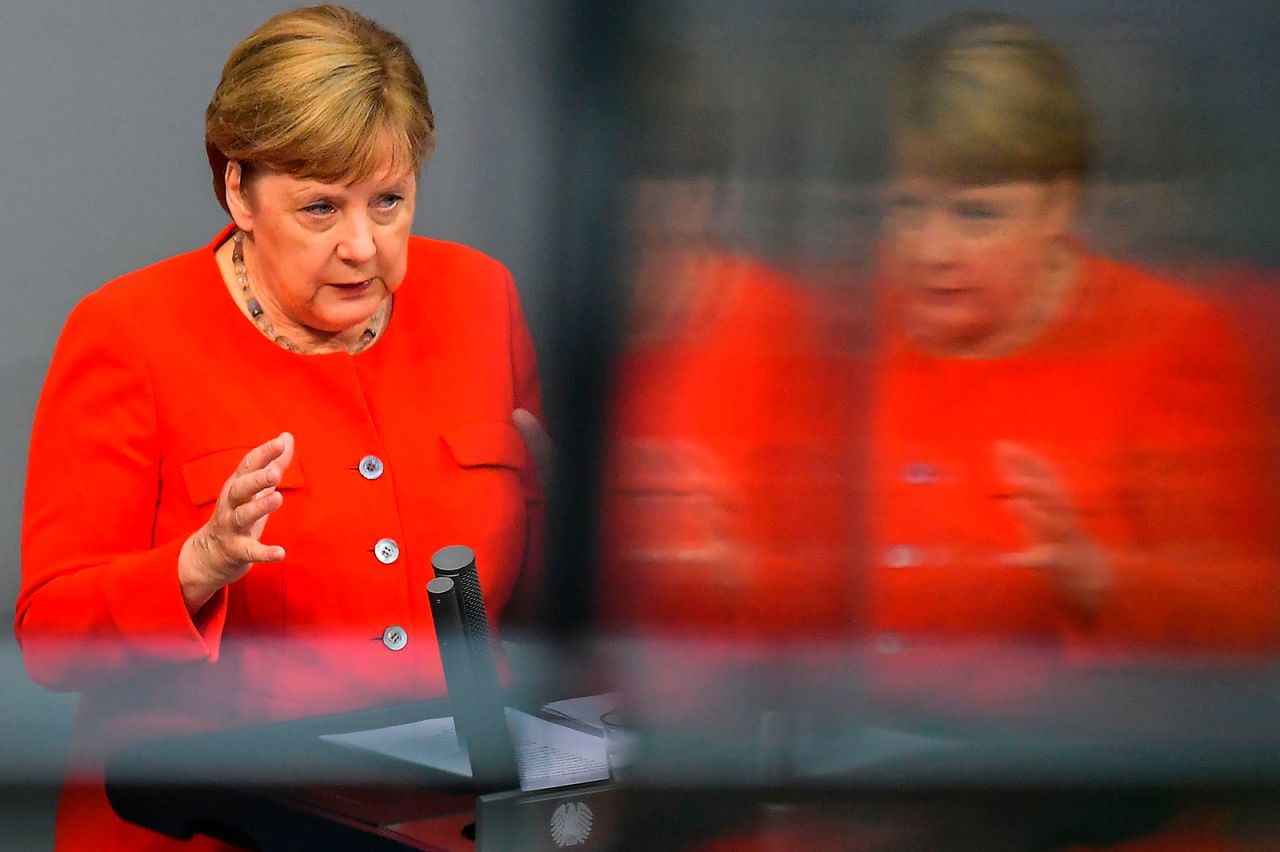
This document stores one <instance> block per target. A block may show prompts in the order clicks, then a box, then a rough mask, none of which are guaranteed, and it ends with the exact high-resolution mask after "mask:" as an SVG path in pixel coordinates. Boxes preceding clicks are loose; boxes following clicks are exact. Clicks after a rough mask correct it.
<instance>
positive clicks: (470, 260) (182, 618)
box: [16, 230, 541, 849]
mask: <svg viewBox="0 0 1280 852" xmlns="http://www.w3.org/2000/svg"><path fill="white" fill-rule="evenodd" d="M228 235H229V230H228V231H224V232H223V233H222V234H219V236H218V237H217V239H215V240H214V241H213V242H212V243H210V244H209V245H208V246H206V247H204V248H202V249H199V250H197V251H193V252H190V253H187V254H183V255H180V256H178V257H175V258H172V259H170V260H167V261H164V262H161V263H158V264H156V265H154V266H151V267H148V268H146V269H143V270H140V271H138V272H134V273H132V274H130V275H126V276H124V277H123V278H120V279H118V280H116V281H113V282H111V283H110V284H107V285H106V286H104V287H102V288H101V289H99V290H98V291H96V292H94V293H92V294H90V295H89V296H87V297H86V298H85V299H84V300H82V301H81V302H80V304H79V305H77V306H76V308H75V309H74V310H73V311H72V313H71V316H70V317H69V319H68V320H67V324H66V327H65V329H64V330H63V333H62V336H61V338H60V339H59V341H58V345H57V348H56V350H55V352H54V356H53V363H52V365H51V367H50V369H49V374H48V378H47V379H46V382H45V386H44V390H43V392H42V395H41V398H40V402H39V405H38V407H37V409H36V416H35V425H34V430H33V434H32V440H31V455H30V462H29V467H28V474H27V491H26V503H25V508H24V518H23V540H22V563H23V564H22V569H23V579H22V588H21V592H20V594H19V597H18V603H17V619H16V632H17V635H18V639H19V641H20V643H21V645H22V649H23V654H24V659H25V661H26V665H27V669H28V671H29V673H30V675H31V676H32V677H33V678H34V679H35V680H37V681H39V682H40V683H42V684H44V685H45V686H48V687H50V688H52V689H57V690H75V691H79V692H81V694H82V696H81V702H80V708H79V713H78V717H77V721H76V729H75V732H74V735H73V744H72V752H71V777H72V778H73V779H74V780H76V781H78V782H81V783H79V784H77V785H74V786H72V785H69V786H68V789H67V790H66V791H65V792H64V796H63V802H62V805H61V807H60V811H59V816H58V847H59V848H60V849H64V848H65V849H88V848H95V849H104V848H116V847H111V846H110V844H111V842H112V839H113V838H118V841H117V842H118V843H119V844H120V845H119V848H127V849H141V848H146V849H150V848H168V847H167V846H166V841H164V839H163V838H160V837H159V836H158V835H154V834H152V833H150V832H145V831H142V830H139V829H134V828H132V827H131V826H127V825H125V824H124V823H123V822H121V821H120V820H118V819H117V818H115V817H114V815H113V814H112V813H111V812H110V810H109V809H108V806H107V803H106V801H105V798H104V797H103V793H102V787H101V774H100V771H101V770H100V767H101V763H102V760H103V759H104V758H105V756H106V755H107V754H108V753H109V752H110V751H111V750H112V749H113V748H116V747H118V746H120V745H121V744H123V743H126V742H129V741H131V740H135V739H137V738H139V737H140V736H141V735H142V733H143V732H145V733H146V735H147V736H152V735H159V734H162V733H165V732H170V731H187V730H196V729H201V728H210V727H216V726H229V725H235V724H241V723H248V722H253V721H263V720H269V719H282V718H289V717H295V716H300V715H304V714H313V713H324V712H331V711H339V710H344V709H350V708H356V707H362V706H370V705H376V704H383V703H391V702H397V701H405V700H413V699H420V698H424V697H431V696H436V695H439V694H440V693H441V692H442V688H443V687H442V683H443V681H442V677H441V673H440V661H439V656H438V653H437V650H436V643H435V641H434V639H433V633H432V621H431V615H430V611H429V606H428V601H427V598H426V594H425V591H424V587H425V585H426V583H427V581H428V580H429V579H430V578H431V576H432V575H431V566H430V559H431V554H432V553H433V552H434V551H435V550H436V549H438V548H440V547H442V546H444V545H448V544H459V543H461V544H467V545H469V546H471V547H472V548H473V549H474V550H475V551H476V555H477V564H478V567H479V571H480V577H481V584H482V586H483V588H484V591H485V595H486V599H487V602H488V604H489V606H490V609H491V611H493V612H497V611H499V610H500V609H501V608H502V606H503V605H504V604H505V603H506V602H507V601H508V599H509V598H510V597H511V595H512V593H513V589H514V588H515V584H516V580H517V577H518V576H519V575H520V573H521V570H522V568H523V566H524V565H525V563H526V562H527V561H528V560H530V558H531V555H532V554H531V553H530V550H531V546H530V538H531V534H533V533H536V531H537V528H538V521H537V518H536V512H534V511H533V510H532V509H531V506H530V504H531V503H535V502H537V501H538V499H539V498H538V492H537V487H536V483H535V479H534V475H533V469H532V466H531V464H530V463H529V461H528V459H527V458H526V451H525V447H524V444H523V442H522V441H521V439H520V435H519V433H518V432H517V431H516V429H515V427H514V426H513V425H512V424H511V421H510V415H511V411H512V409H513V408H516V407H524V408H528V409H531V410H533V411H534V412H535V413H538V414H539V415H540V414H541V412H540V401H539V390H538V379H537V372H536V364H535V357H534V350H533V345H532V342H531V340H530V337H529V334H528V331H527V329H526V327H525V323H524V319H523V317H522V314H521V311H520V306H519V302H518V299H517V296H516V291H515V288H514V286H513V283H512V280H511V276H510V274H509V273H508V272H507V270H506V269H505V268H504V267H503V266H502V265H501V264H499V263H498V262H496V261H494V260H492V259H490V258H488V257H486V256H484V255H482V254H480V253H479V252H476V251H473V250H471V249H467V248H464V247H462V246H459V245H454V244H451V243H445V242H440V241H437V240H428V239H423V238H419V237H412V238H411V239H410V248H409V263H408V270H409V271H408V276H407V277H406V279H405V281H404V284H403V286H402V287H401V288H400V290H399V291H398V292H397V294H396V297H395V308H394V313H393V315H392V317H391V321H390V325H389V326H388V328H387V330H386V332H385V333H384V335H383V337H382V338H381V339H380V340H379V341H378V342H377V343H376V344H375V345H374V346H372V347H371V348H369V349H368V350H366V351H364V352H361V353H360V354H358V355H354V356H352V355H348V354H346V353H334V354H324V355H314V356H303V355H297V354H294V353H291V352H288V351H286V350H284V349H281V348H279V347H278V346H276V345H274V344H273V343H272V342H271V341H269V340H267V339H266V338H265V337H263V336H262V335H261V334H260V333H259V332H258V330H257V329H256V328H254V327H253V325H251V324H250V323H249V322H247V321H246V320H245V318H244V316H243V315H242V314H241V312H240V310H239V309H238V308H237V306H236V305H235V303H234V302H233V301H232V299H231V298H230V296H229V294H228V292H227V290H226V287H225V286H224V284H223V281H222V278H221V276H220V274H219V271H218V268H217V266H216V264H215V259H214V250H215V249H216V248H217V247H218V246H219V245H220V244H221V243H222V242H223V241H225V239H226V238H227V237H228ZM282 430H288V431H290V432H292V433H293V434H294V436H295V438H296V448H297V450H296V455H295V458H294V460H293V463H292V465H291V467H290V468H289V470H288V471H287V473H286V475H285V477H284V480H283V482H282V484H281V486H280V489H281V491H283V492H284V498H285V499H284V504H283V506H282V507H281V508H280V509H279V510H278V511H277V512H276V513H274V514H273V515H272V516H271V518H270V519H269V520H268V522H267V527H266V532H265V534H264V541H267V542H269V543H273V544H280V545H283V546H284V547H285V549H286V551H287V553H288V556H287V558H286V559H285V560H284V561H283V562H281V563H278V564H273V565H259V566H256V567H254V568H253V569H252V570H251V571H250V572H249V574H248V575H247V576H246V577H244V578H243V579H242V580H240V581H239V582H237V583H235V584H233V585H231V586H230V587H228V588H226V589H224V590H223V591H222V592H220V593H219V595H218V596H217V597H216V598H215V599H214V600H213V601H212V602H211V603H210V604H209V605H208V606H207V607H206V608H205V609H204V610H202V611H201V613H200V614H199V616H198V618H197V619H196V620H195V621H194V622H193V620H192V619H191V617H189V616H188V614H187V610H186V607H185V605H184V602H183V599H182V596H181V593H180V591H179V587H178V579H177V569H176V565H177V557H178V552H179V549H180V548H181V546H182V543H183V541H184V540H185V539H186V538H187V536H189V535H190V534H191V532H192V531H194V530H195V529H196V528H197V527H199V526H200V525H201V524H202V523H204V522H205V521H206V520H207V519H208V517H209V515H210V513H211V511H212V508H213V503H214V501H215V500H216V498H217V496H218V493H219V491H220V489H221V487H222V484H223V482H224V481H225V480H226V479H227V477H228V476H230V474H231V472H232V471H233V469H234V468H235V466H236V464H237V463H238V460H239V459H240V458H241V457H242V456H243V455H244V453H245V452H246V451H247V450H248V449H249V448H251V447H253V446H256V445H257V444H259V443H261V442H262V441H264V440H266V439H268V438H270V437H272V436H274V435H276V434H278V433H279V432H280V431H282ZM388 541H392V542H394V544H395V548H394V550H395V551H396V552H395V553H394V555H391V550H389V549H386V548H384V547H379V549H378V550H377V551H376V552H375V547H376V546H379V545H380V543H381V544H382V545H386V544H387V543H388ZM396 630H399V631H400V632H401V633H403V635H404V636H406V637H407V641H406V642H404V643H403V647H399V648H396V646H397V645H399V644H400V643H397V642H395V641H391V639H390V636H391V634H393V633H395V631H396ZM388 631H390V632H388ZM384 635H385V636H387V637H388V641H385V642H384ZM182 848H189V847H186V846H183V847H182Z"/></svg>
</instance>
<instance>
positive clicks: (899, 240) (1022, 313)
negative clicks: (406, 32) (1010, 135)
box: [885, 175, 1075, 355]
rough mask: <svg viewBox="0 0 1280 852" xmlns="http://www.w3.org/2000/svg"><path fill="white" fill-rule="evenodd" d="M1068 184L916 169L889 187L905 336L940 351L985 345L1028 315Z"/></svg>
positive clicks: (1057, 232)
mask: <svg viewBox="0 0 1280 852" xmlns="http://www.w3.org/2000/svg"><path fill="white" fill-rule="evenodd" d="M1074 212H1075V192H1074V186H1073V185H1072V184H1070V183H1069V182H1067V181H1066V180H1058V181H1054V182H1038V181H1013V182H1008V183H997V184H988V185H980V186H964V185H957V184H952V183H948V182H945V181H942V180H939V179H936V178H931V177H924V176H920V175H905V176H900V177H898V178H897V179H896V180H894V181H893V183H892V185H891V187H890V195H889V205H888V215H887V218H886V222H885V229H886V234H887V237H888V239H887V248H888V255H889V257H888V260H889V270H890V275H891V276H892V280H893V281H894V282H895V283H896V286H897V287H898V288H899V295H900V297H901V300H902V308H903V319H904V321H905V322H906V330H907V334H908V335H909V337H910V338H911V339H912V340H914V341H915V342H917V343H918V344H920V345H922V346H925V347H926V348H928V349H930V350H932V351H936V352H938V353H939V354H955V355H965V354H974V355H977V354H985V353H986V352H987V351H988V350H989V349H991V348H992V347H996V348H998V346H999V343H1000V341H1002V340H1006V339H1010V338H1016V337H1017V336H1018V334H1019V331H1020V329H1022V328H1023V327H1024V325H1025V324H1026V323H1034V322H1036V317H1037V315H1038V308H1039V302H1040V300H1039V299H1038V298H1037V297H1038V296H1040V295H1042V294H1043V293H1044V291H1045V288H1046V287H1047V286H1049V279H1050V278H1051V275H1052V271H1051V260H1052V258H1053V257H1054V251H1055V247H1060V246H1062V245H1063V240H1062V238H1063V237H1065V236H1066V235H1067V234H1068V233H1069V231H1070V228H1071V223H1072V220H1073V218H1074Z"/></svg>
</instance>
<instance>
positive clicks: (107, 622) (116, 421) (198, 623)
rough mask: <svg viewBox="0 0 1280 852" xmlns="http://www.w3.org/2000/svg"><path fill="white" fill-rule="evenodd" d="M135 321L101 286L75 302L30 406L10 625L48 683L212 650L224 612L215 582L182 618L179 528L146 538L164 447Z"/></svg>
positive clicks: (63, 683)
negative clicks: (18, 575)
mask: <svg viewBox="0 0 1280 852" xmlns="http://www.w3.org/2000/svg"><path fill="white" fill-rule="evenodd" d="M131 324H136V323H131V322H130V321H129V319H128V318H126V317H120V316H116V315H115V313H114V312H113V310H112V305H111V304H110V303H109V302H108V301H107V300H106V299H104V298H103V297H101V296H99V295H91V296H89V297H88V298H86V299H85V300H84V301H82V302H81V303H80V304H79V305H78V306H77V307H76V308H75V310H74V311H72V313H71V316H70V317H69V318H68V320H67V324H66V327H65V328H64V329H63V332H62V336H61V338H60V339H59V341H58V345H57V347H56V348H55V351H54V355H53V362H52V364H51V366H50V368H49V373H48V376H47V378H46V380H45V385H44V389H43V391H42V392H41V396H40V401H39V403H38V405H37V407H36V414H35V423H34V426H33V429H32V436H31V447H30V455H29V457H28V463H27V485H26V498H25V503H24V507H23V521H22V586H21V590H20V592H19V595H18V602H17V617H16V620H15V632H16V634H17V637H18V641H19V643H20V644H21V646H22V651H23V655H24V659H25V662H26V666H27V670H28V672H29V673H30V675H31V677H32V678H33V679H35V680H36V681H38V682H40V683H42V684H44V685H45V686H47V687H50V688H52V689H58V690H82V689H88V688H92V687H95V686H99V685H102V684H106V683H109V682H112V681H116V680H119V679H122V678H126V677H129V676H130V675H132V674H134V673H136V672H138V671H140V670H142V669H144V668H147V667H149V666H154V665H157V664H163V663H171V662H180V661H187V660H196V659H202V658H203V659H210V660H213V659H216V657H217V651H218V645H219V642H220V640H221V635H222V627H223V623H224V621H225V618H226V592H225V590H223V591H222V592H220V593H219V594H218V595H217V596H216V597H215V598H214V599H213V600H212V601H210V603H209V604H208V605H206V607H205V608H204V609H203V610H201V612H200V613H199V614H198V616H197V619H196V620H195V621H193V620H192V618H191V616H190V615H189V614H188V612H187V608H186V604H185V602H184V601H183V598H182V592H181V589H180V588H179V584H178V572H177V564H178V552H179V550H180V549H181V547H182V541H181V540H175V541H168V542H156V541H154V539H153V534H154V528H155V518H156V506H157V500H158V496H159V488H160V446H159V437H158V430H157V417H156V409H155V400H154V398H153V393H152V388H151V382H150V377H149V373H148V370H147V366H146V364H145V361H144V358H143V355H142V353H141V352H140V351H139V349H138V347H137V346H136V345H132V344H131V341H130V339H129V335H128V331H129V329H130V326H131Z"/></svg>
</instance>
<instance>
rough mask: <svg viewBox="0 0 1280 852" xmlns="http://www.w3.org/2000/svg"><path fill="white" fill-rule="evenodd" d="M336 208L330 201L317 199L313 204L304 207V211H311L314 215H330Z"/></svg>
mask: <svg viewBox="0 0 1280 852" xmlns="http://www.w3.org/2000/svg"><path fill="white" fill-rule="evenodd" d="M334 209H335V208H334V206H333V205H332V204H330V203H329V202H328V201H316V202H314V203H312V204H308V205H307V206H306V207H303V208H302V211H303V212H304V213H309V214H311V215H312V216H328V215H329V214H330V213H332V212H333V211H334Z"/></svg>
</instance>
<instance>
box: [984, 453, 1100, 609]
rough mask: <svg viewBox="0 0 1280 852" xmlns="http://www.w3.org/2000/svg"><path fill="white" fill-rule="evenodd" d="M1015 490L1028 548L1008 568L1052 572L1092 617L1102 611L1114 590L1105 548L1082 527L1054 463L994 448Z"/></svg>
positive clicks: (1014, 506) (1013, 507) (1012, 497)
mask: <svg viewBox="0 0 1280 852" xmlns="http://www.w3.org/2000/svg"><path fill="white" fill-rule="evenodd" d="M993 451H994V453H995V457H996V464H997V466H998V468H999V470H1000V473H1001V475H1002V476H1003V478H1004V483H1005V486H1006V487H1007V488H1008V490H1009V509H1010V511H1012V512H1013V513H1014V515H1015V516H1016V517H1017V518H1018V520H1019V521H1020V522H1021V524H1022V530H1023V533H1024V534H1025V535H1026V538H1027V543H1028V546H1027V548H1026V549H1025V550H1022V551H1020V552H1018V553H1011V554H1008V555H1007V556H1006V557H1005V558H1004V561H1005V563H1006V564H1008V565H1015V566H1019V567H1023V568H1035V569H1039V570H1044V571H1048V572H1050V574H1051V575H1052V577H1053V578H1054V581H1055V582H1056V583H1057V584H1058V586H1059V588H1061V589H1062V590H1063V591H1064V592H1065V593H1066V594H1067V595H1068V596H1069V597H1070V598H1071V599H1072V600H1073V601H1074V602H1075V603H1076V604H1077V605H1079V606H1080V607H1081V608H1082V609H1084V610H1085V611H1086V612H1093V611H1094V610H1096V609H1097V608H1098V606H1099V605H1100V604H1101V602H1102V598H1103V597H1104V596H1105V594H1106V591H1107V589H1108V587H1109V586H1110V581H1111V577H1110V568H1109V565H1108V560H1107V554H1106V552H1105V551H1104V550H1103V549H1102V547H1101V546H1100V545H1099V544H1098V543H1097V542H1095V541H1094V540H1093V539H1091V538H1090V537H1089V536H1088V535H1086V534H1085V532H1084V530H1083V529H1082V528H1081V527H1080V523H1079V517H1078V513H1077V511H1076V507H1075V505H1074V503H1073V502H1072V500H1071V497H1070V495H1069V494H1068V493H1067V489H1066V488H1065V487H1064V486H1063V484H1062V480H1061V478H1060V477H1059V476H1058V473H1057V471H1056V470H1055V469H1054V467H1053V465H1052V464H1050V463H1049V461H1048V460H1047V459H1045V458H1043V457H1042V456H1040V455H1037V454H1036V453H1034V452H1032V451H1031V450H1030V449H1028V448H1027V447H1026V446H1024V445H1022V444H1018V443H1015V442H1013V441H997V442H996V443H995V444H994V446H993Z"/></svg>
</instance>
